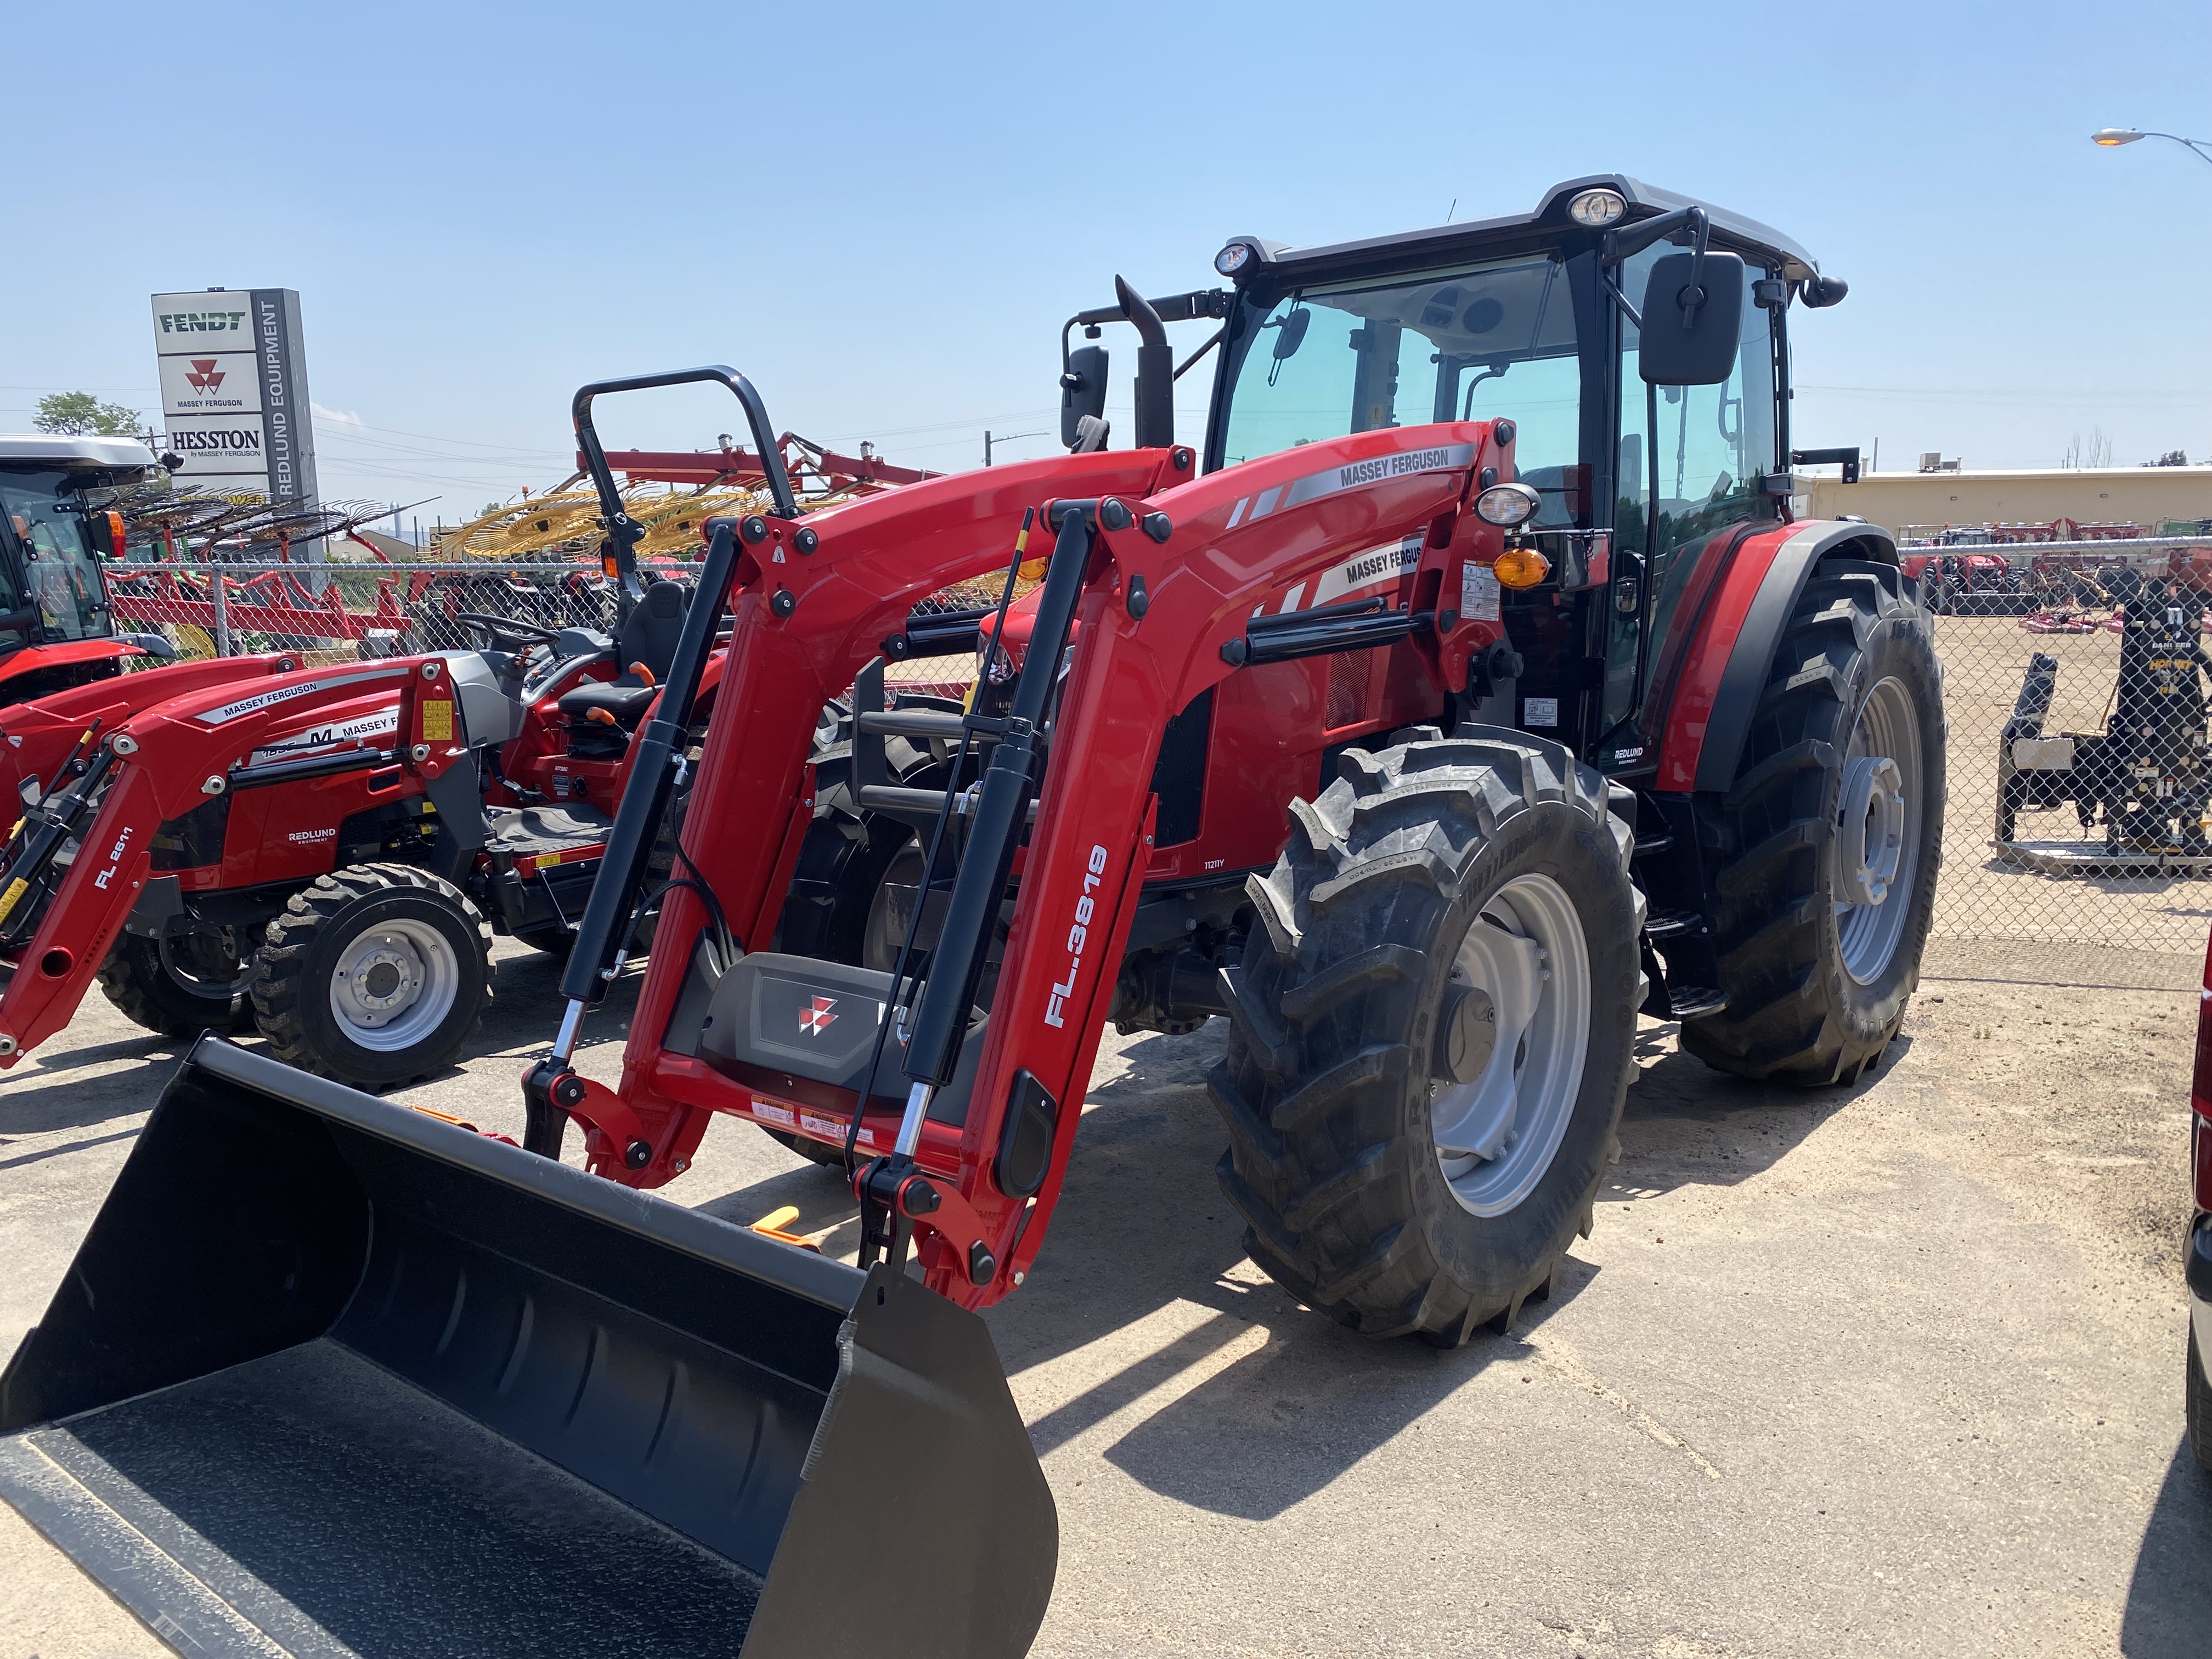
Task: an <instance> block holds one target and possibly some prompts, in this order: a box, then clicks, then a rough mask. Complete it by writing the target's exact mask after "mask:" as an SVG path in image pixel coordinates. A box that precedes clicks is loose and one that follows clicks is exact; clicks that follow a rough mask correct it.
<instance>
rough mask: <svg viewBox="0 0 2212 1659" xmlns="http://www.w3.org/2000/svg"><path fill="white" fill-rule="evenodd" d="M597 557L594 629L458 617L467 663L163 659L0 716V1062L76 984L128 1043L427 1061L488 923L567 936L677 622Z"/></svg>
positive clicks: (662, 590)
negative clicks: (602, 571) (206, 1037)
mask: <svg viewBox="0 0 2212 1659" xmlns="http://www.w3.org/2000/svg"><path fill="white" fill-rule="evenodd" d="M608 512H609V514H610V521H611V522H612V523H613V524H615V525H616V526H617V530H619V528H620V527H621V526H626V525H627V524H628V522H629V521H628V520H626V519H625V518H623V516H622V514H621V512H620V502H619V500H618V499H617V500H615V501H611V502H609V503H608ZM617 547H618V548H619V550H620V552H619V555H618V556H617V555H611V556H610V571H609V574H610V576H611V579H612V580H613V581H614V583H615V584H616V585H617V586H618V587H619V589H620V591H621V593H622V595H623V600H622V620H621V623H620V624H619V626H618V628H617V632H616V634H615V635H614V636H613V637H611V638H610V637H609V636H607V635H603V634H599V633H597V632H594V631H592V630H590V629H580V628H553V627H547V626H544V625H540V624H536V623H525V622H520V621H517V620H515V619H513V618H511V617H495V616H488V615H478V614H473V613H464V614H463V615H462V616H461V617H460V618H459V620H460V621H461V622H462V623H464V624H465V626H466V627H468V628H469V629H471V631H472V632H473V633H474V634H475V635H477V642H478V644H479V646H480V647H481V648H479V649H476V650H466V651H447V652H441V653H432V654H428V655H420V656H411V657H399V658H392V659H386V660H383V661H378V662H373V663H347V664H341V665H335V666H330V667H323V668H312V669H307V668H301V666H300V665H299V662H298V659H297V658H296V657H295V656H289V655H284V654H281V653H280V654H275V655H267V656H262V657H255V658H240V659H221V660H218V661H215V662H208V663H195V664H187V665H177V666H175V667H172V668H169V669H166V670H163V671H161V672H160V673H159V674H158V675H155V676H131V677H130V678H128V679H127V680H121V681H112V682H103V683H101V684H97V685H91V686H85V687H82V688H79V689H77V690H74V691H71V692H69V693H66V694H63V695H61V696H56V697H52V698H49V699H46V700H45V701H43V702H37V703H33V704H29V705H27V706H26V707H24V708H20V709H15V710H12V711H9V713H8V714H6V715H4V716H0V732H4V733H5V737H6V744H5V745H4V752H0V777H5V776H7V775H8V774H9V773H10V772H12V775H13V776H12V780H11V781H13V783H14V785H15V789H16V792H17V793H18V795H19V796H20V798H21V799H22V801H23V803H24V813H23V817H22V819H21V822H20V823H18V824H17V826H16V828H15V831H14V833H13V835H12V836H10V837H9V842H8V844H7V848H6V851H5V854H4V866H0V882H4V886H0V972H4V974H5V975H6V978H5V981H4V984H0V1067H4V1066H11V1065H13V1064H14V1063H15V1061H16V1060H20V1059H21V1057H22V1056H23V1054H27V1052H29V1051H30V1050H31V1049H32V1048H33V1047H35V1046H36V1045H37V1044H38V1043H40V1042H43V1041H44V1040H45V1039H46V1037H48V1036H52V1034H53V1033H54V1032H55V1031H56V1030H59V1029H60V1028H61V1027H62V1026H63V1025H64V1024H66V1023H67V1022H68V1020H69V1018H70V1015H71V1014H72V1013H73V1012H75V1010H76V1006H77V1004H78V1002H79V1000H81V999H82V996H83V995H84V994H85V992H86V991H87V990H88V988H89V987H90V986H91V984H92V983H93V982H94V980H95V979H96V980H97V981H98V982H99V984H100V987H102V989H103V990H105V992H106V994H107V996H108V998H109V1000H111V1001H112V1002H114V1003H115V1004H116V1006H118V1007H119V1008H121V1009H122V1011H123V1012H125V1013H126V1014H128V1015H129V1016H130V1017H131V1018H132V1019H134V1020H136V1021H137V1022H138V1023H139V1024H143V1025H145V1026H148V1027H149V1028H150V1029H152V1030H158V1031H163V1032H166V1033H169V1034H171V1035H176V1036H190V1035H194V1034H197V1032H198V1031H200V1030H203V1029H205V1028H213V1029H215V1030H234V1029H239V1028H241V1027H243V1026H245V1025H247V1024H252V1025H258V1028H259V1029H260V1030H261V1031H262V1033H263V1034H264V1036H267V1037H268V1038H269V1039H270V1042H271V1044H272V1045H273V1048H274V1049H275V1051H276V1053H277V1054H279V1055H281V1056H282V1057H283V1058H284V1059H286V1060H289V1061H290V1062H291V1063H293V1064H295V1065H297V1066H302V1067H304V1068H306V1069H307V1070H310V1071H313V1072H317V1073H321V1074H323V1075H325V1076H330V1077H336V1078H341V1079H344V1080H346V1081H348V1082H350V1083H354V1084H356V1085H366V1086H371V1087H379V1086H385V1085H391V1084H393V1083H397V1082H401V1081H404V1080H406V1079H410V1078H413V1077H416V1076H419V1075H422V1074H423V1073H428V1072H432V1071H435V1070H437V1069H438V1068H440V1067H441V1066H444V1065H445V1064H447V1062H448V1061H449V1060H451V1059H452V1058H453V1054H455V1053H456V1052H457V1051H458V1049H459V1046H460V1044H461V1042H463V1041H464V1040H465V1037H466V1036H467V1034H468V1032H469V1031H470V1030H471V1028H472V1027H473V1025H474V1024H475V1021H476V1018H477V1014H478V1013H479V1012H480V1011H481V1009H482V1006H483V1002H484V1000H485V999H486V997H487V995H488V994H489V973H490V969H489V958H488V951H489V945H490V938H491V934H492V933H493V932H494V931H497V932H500V933H511V934H513V935H514V936H515V937H517V938H519V939H522V940H523V941H524V942H525V943H526V944H530V945H535V946H537V947H538V948H539V949H542V950H546V951H556V952H558V951H565V950H566V949H567V946H568V938H569V935H570V933H571V932H572V931H573V927H574V923H575V921H577V920H578V919H579V918H580V915H581V914H582V911H583V908H584V903H585V901H586V896H587V895H588V894H589V892H590V890H591V886H592V877H593V875H594V873H595V872H596V870H597V867H598V862H599V856H600V854H601V851H602V845H603V843H604V842H605V834H606V829H607V826H608V824H609V823H610V822H611V813H612V811H613V810H614V807H615V805H616V803H617V800H618V799H620V797H621V794H622V791H623V785H624V783H625V781H627V779H628V776H629V766H630V753H631V749H632V747H633V744H632V738H633V734H634V733H635V731H636V729H637V726H638V724H639V722H640V721H641V720H642V719H643V718H644V717H645V715H646V714H647V711H648V710H650V709H651V708H653V705H654V703H655V702H656V700H657V699H658V697H659V678H660V677H662V676H663V675H665V673H666V671H667V669H668V666H669V662H670V659H671V656H672V653H673V652H674V649H675V646H676V641H677V637H678V633H679V631H680V629H682V626H683V622H684V612H685V606H686V603H687V601H688V599H689V595H690V590H689V589H688V588H687V587H686V586H684V585H683V584H681V583H678V582H673V581H666V580H659V581H653V582H651V583H650V584H647V583H645V582H643V581H641V579H640V577H639V574H638V573H637V570H636V568H635V561H634V560H633V559H631V558H630V557H629V547H628V544H627V543H623V542H621V541H619V540H617ZM719 677H720V658H719V656H716V657H715V658H714V660H713V661H711V662H710V663H709V664H708V666H707V668H706V670H705V671H704V673H703V676H702V696H705V697H706V698H708V701H709V702H711V695H712V690H713V688H714V684H716V683H717V681H718V679H719ZM156 684H158V687H159V690H160V692H161V695H160V696H154V697H150V698H149V696H147V695H145V692H146V691H147V690H150V689H152V688H153V687H154V686H155V685H156ZM696 718H698V719H700V720H703V719H704V718H705V716H704V714H699V715H698V716H696ZM671 844H672V837H671ZM671 856H672V854H671ZM643 938H649V932H647V933H646V934H644V936H643V937H642V938H641V939H640V941H639V942H640V943H641V944H642V943H643Z"/></svg>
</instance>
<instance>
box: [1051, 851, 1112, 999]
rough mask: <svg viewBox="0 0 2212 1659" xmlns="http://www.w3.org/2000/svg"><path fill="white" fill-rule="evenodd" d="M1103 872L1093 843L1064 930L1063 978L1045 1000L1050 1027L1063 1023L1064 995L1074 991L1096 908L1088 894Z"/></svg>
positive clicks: (1103, 863) (1101, 859)
mask: <svg viewBox="0 0 2212 1659" xmlns="http://www.w3.org/2000/svg"><path fill="white" fill-rule="evenodd" d="M1105 873H1106V849H1105V848H1103V847H1094V848H1091V867H1090V870H1089V871H1088V872H1087V873H1085V876H1084V878H1083V896H1082V897H1081V898H1079V899H1078V900H1076V901H1075V924H1074V926H1073V927H1070V928H1069V929H1068V930H1067V954H1068V963H1067V982H1066V984H1064V985H1055V986H1054V987H1052V994H1051V996H1049V997H1048V998H1047V999H1046V1000H1045V1005H1044V1023H1045V1024H1048V1025H1049V1026H1051V1027H1052V1028H1053V1029H1054V1030H1059V1029H1060V1027H1061V1025H1062V1024H1064V1022H1063V1021H1062V1020H1061V1018H1060V1016H1061V1014H1062V1013H1064V1012H1066V1006H1067V1000H1068V998H1070V997H1072V996H1073V995H1074V994H1075V976H1076V975H1078V974H1079V973H1081V972H1082V971H1083V947H1084V945H1085V944H1087V943H1088V942H1089V940H1090V938H1091V917H1092V915H1095V914H1096V913H1097V902H1096V901H1094V900H1093V899H1092V898H1091V892H1092V891H1093V890H1095V889H1096V888H1097V885H1098V882H1099V878H1101V877H1103V875H1104V874H1105Z"/></svg>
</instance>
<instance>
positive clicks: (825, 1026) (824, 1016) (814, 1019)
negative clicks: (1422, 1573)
mask: <svg viewBox="0 0 2212 1659" xmlns="http://www.w3.org/2000/svg"><path fill="white" fill-rule="evenodd" d="M836 1006H837V999H836V998H835V997H816V998H815V999H814V1000H813V1002H812V1003H811V1005H810V1006H807V1007H805V1008H802V1009H800V1010H799V1030H802V1031H804V1032H805V1033H806V1035H807V1036H821V1035H822V1034H823V1032H824V1031H826V1030H829V1027H830V1025H831V1024H834V1023H835V1022H836V1018H837V1016H836V1015H835V1014H833V1013H831V1012H829V1011H830V1010H831V1009H832V1008H835V1007H836Z"/></svg>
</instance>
